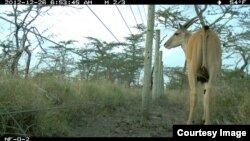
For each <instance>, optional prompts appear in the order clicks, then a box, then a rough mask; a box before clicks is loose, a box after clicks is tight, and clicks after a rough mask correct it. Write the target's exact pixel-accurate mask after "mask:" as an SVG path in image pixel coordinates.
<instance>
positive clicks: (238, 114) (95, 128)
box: [0, 77, 250, 137]
mask: <svg viewBox="0 0 250 141" xmlns="http://www.w3.org/2000/svg"><path fill="white" fill-rule="evenodd" d="M249 82H250V81H247V80H241V81H220V82H219V84H220V85H218V86H217V87H216V91H215V92H216V94H214V95H213V96H212V99H213V100H212V107H213V108H212V122H213V123H214V124H249V123H250V118H249V117H250V92H249V90H250V88H249ZM199 92H200V93H199V94H198V97H199V102H198V108H197V117H196V118H195V119H196V120H197V123H199V120H200V119H201V116H202V96H203V94H202V89H199ZM187 99H188V89H187V88H184V90H182V91H180V90H166V91H165V94H164V95H163V96H162V97H161V98H160V99H159V100H157V101H156V102H152V103H151V106H150V107H151V109H150V115H151V116H150V119H149V121H148V122H147V124H146V125H142V124H141V123H140V119H141V114H140V106H141V90H140V89H137V88H124V87H122V86H118V85H114V84H109V83H104V82H82V81H76V80H75V81H73V80H71V81H69V80H65V79H60V78H49V77H48V78H46V77H44V78H36V79H29V80H24V79H19V78H11V77H2V78H1V81H0V125H1V126H0V135H1V136H3V135H23V136H85V137H86V136H88V137H89V136H130V137H131V136H136V137H152V136H168V137H170V136H172V125H174V124H185V122H186V119H187V114H188V101H187Z"/></svg>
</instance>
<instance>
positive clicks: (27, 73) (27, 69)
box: [24, 47, 31, 78]
mask: <svg viewBox="0 0 250 141" xmlns="http://www.w3.org/2000/svg"><path fill="white" fill-rule="evenodd" d="M24 50H25V52H26V53H27V54H28V59H27V62H26V68H25V78H28V76H29V70H30V60H31V52H30V50H29V49H28V47H26V48H25V49H24Z"/></svg>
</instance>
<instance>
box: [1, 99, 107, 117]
mask: <svg viewBox="0 0 250 141" xmlns="http://www.w3.org/2000/svg"><path fill="white" fill-rule="evenodd" d="M86 104H90V105H95V106H101V105H102V106H103V103H96V102H89V101H88V102H84V103H82V104H72V105H64V106H55V107H50V108H38V109H25V110H15V111H8V110H7V109H6V107H4V109H2V110H4V112H0V115H9V114H20V113H30V112H42V111H49V110H56V109H69V108H78V107H83V106H85V105H86ZM0 109H1V107H0Z"/></svg>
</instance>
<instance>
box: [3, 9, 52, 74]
mask: <svg viewBox="0 0 250 141" xmlns="http://www.w3.org/2000/svg"><path fill="white" fill-rule="evenodd" d="M50 8H51V7H50ZM50 8H48V9H46V10H45V11H44V10H42V9H43V7H42V6H39V5H37V6H34V5H29V6H25V7H21V8H19V6H18V5H12V11H7V12H5V13H4V14H5V16H8V18H9V19H7V18H5V16H0V19H2V20H5V21H7V22H9V23H11V24H12V25H13V27H14V28H11V29H10V32H11V33H10V34H9V35H8V36H7V38H10V39H13V38H14V41H13V42H12V46H11V49H10V50H9V51H8V53H7V52H5V54H6V53H7V54H8V55H9V56H10V57H9V59H10V60H11V65H10V72H11V74H12V75H18V72H19V70H18V64H19V61H20V58H21V57H22V55H23V53H24V52H25V53H26V54H27V56H28V58H27V61H26V66H25V78H27V77H28V74H29V69H30V62H31V54H32V52H31V50H32V49H31V46H33V47H34V48H35V47H37V46H39V47H41V48H42V46H41V42H42V38H41V36H40V33H39V31H38V30H37V28H36V27H35V26H33V25H32V23H33V22H34V21H35V20H36V19H37V18H38V17H39V16H40V15H42V14H44V13H46V12H48V10H49V9H50ZM31 32H32V33H33V34H35V38H36V39H37V45H34V44H32V41H31V40H30V33H31ZM8 42H9V41H8ZM8 44H9V43H7V44H5V45H4V46H3V45H2V47H3V48H5V49H6V47H7V46H8ZM6 45H7V46H6ZM34 48H33V49H34Z"/></svg>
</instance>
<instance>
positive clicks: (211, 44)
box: [164, 18, 221, 124]
mask: <svg viewBox="0 0 250 141" xmlns="http://www.w3.org/2000/svg"><path fill="white" fill-rule="evenodd" d="M197 20H198V19H197V18H193V19H191V20H189V21H188V22H186V23H185V24H184V25H179V28H178V29H177V31H176V32H175V33H174V34H173V35H172V37H170V38H169V39H168V41H167V42H166V43H165V44H164V46H165V47H166V48H168V49H170V48H174V47H178V46H181V47H182V49H183V50H184V52H185V56H186V61H187V71H188V81H189V87H190V94H189V97H190V98H189V99H190V108H189V116H188V121H187V124H192V123H193V122H194V121H193V119H194V111H195V107H196V103H197V94H196V93H197V81H201V82H202V83H205V89H204V99H203V100H204V101H203V103H204V113H203V120H205V121H204V124H210V99H211V98H210V97H211V94H212V93H213V87H214V85H215V84H214V83H215V79H216V77H217V74H218V73H219V70H220V67H221V46H220V40H219V38H218V36H217V34H216V33H215V32H213V31H212V30H210V29H209V27H208V26H205V27H202V28H201V29H200V30H198V31H197V32H195V33H193V34H191V33H189V32H188V31H187V28H188V27H189V26H190V25H191V24H193V23H194V22H196V21H197Z"/></svg>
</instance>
